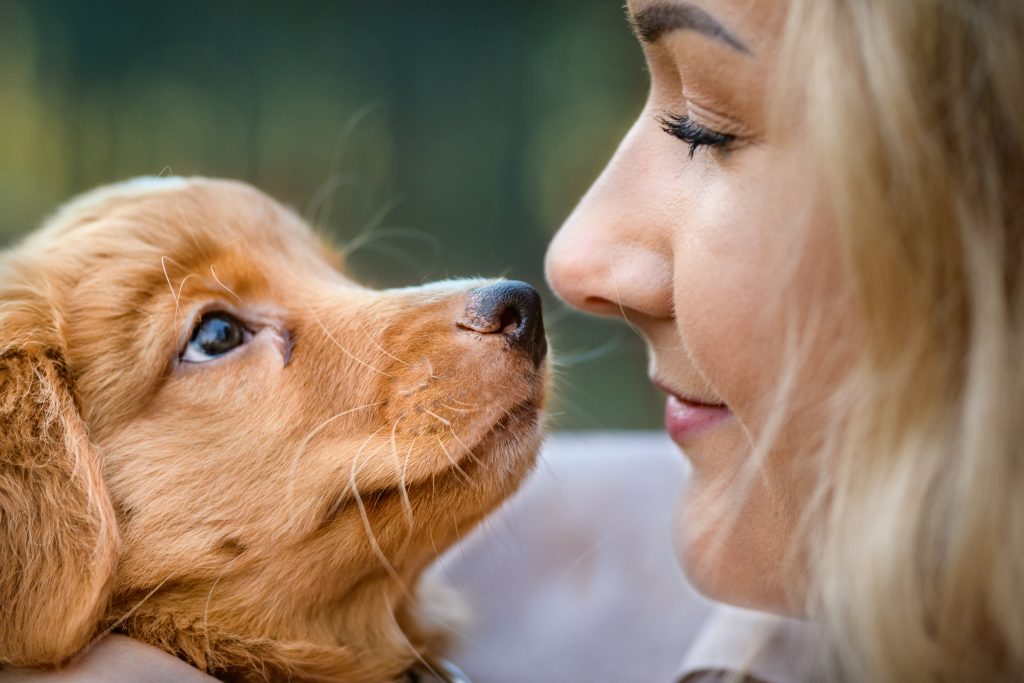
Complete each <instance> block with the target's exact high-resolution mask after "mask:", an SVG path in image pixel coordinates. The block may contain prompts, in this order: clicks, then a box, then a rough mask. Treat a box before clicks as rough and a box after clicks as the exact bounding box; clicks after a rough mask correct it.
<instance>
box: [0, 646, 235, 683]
mask: <svg viewBox="0 0 1024 683" xmlns="http://www.w3.org/2000/svg"><path fill="white" fill-rule="evenodd" d="M15 681H18V682H23V683H86V682H88V683H115V682H116V683H129V682H131V681H146V682H147V683H212V682H214V681H216V679H215V678H212V677H210V676H207V675H206V674H204V673H203V672H201V671H199V670H198V669H196V668H195V667H192V666H189V665H188V664H187V663H185V662H183V661H181V660H180V659H177V658H176V657H173V656H171V655H169V654H167V653H166V652H164V651H163V650H158V649H157V648H155V647H153V646H151V645H146V644H145V643H142V642H140V641H138V640H133V639H132V638H128V637H126V636H120V635H113V636H107V637H106V638H103V639H102V640H100V641H99V642H98V643H96V644H95V645H94V646H92V647H91V648H89V650H88V651H86V652H85V653H83V654H82V655H81V656H80V657H78V658H76V659H75V660H73V661H72V662H70V663H69V664H67V665H66V666H64V667H62V668H60V669H54V670H49V671H36V670H26V669H8V670H4V671H0V683H13V682H15Z"/></svg>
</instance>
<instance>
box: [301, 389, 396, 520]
mask: <svg viewBox="0 0 1024 683" xmlns="http://www.w3.org/2000/svg"><path fill="white" fill-rule="evenodd" d="M383 403H385V401H374V402H373V403H365V404H363V405H361V406H356V407H354V408H348V409H347V410H343V411H341V412H340V413H335V414H334V415H331V416H330V417H328V418H326V419H324V420H323V421H321V422H320V424H318V425H317V426H316V427H314V428H313V429H311V430H310V431H309V432H308V433H307V434H306V436H305V437H303V439H302V441H300V442H299V447H298V448H297V449H296V450H295V455H293V456H292V462H291V467H290V468H289V470H288V477H287V482H288V489H287V495H286V497H285V500H287V501H288V503H289V505H288V509H289V510H291V511H292V513H291V514H292V517H291V519H290V520H289V521H291V522H292V523H294V522H295V518H294V515H295V514H296V506H295V504H294V503H295V478H296V477H295V470H296V469H297V468H298V466H299V461H300V459H301V457H302V454H303V453H305V451H306V446H308V445H309V442H310V441H311V440H312V439H313V437H315V436H316V435H317V434H319V433H320V432H321V431H323V430H324V429H325V428H326V427H327V426H328V425H330V424H331V423H332V422H334V421H335V420H337V419H339V418H341V417H344V416H345V415H349V414H351V413H355V412H357V411H360V410H365V409H367V408H373V407H375V406H379V405H382V404H383Z"/></svg>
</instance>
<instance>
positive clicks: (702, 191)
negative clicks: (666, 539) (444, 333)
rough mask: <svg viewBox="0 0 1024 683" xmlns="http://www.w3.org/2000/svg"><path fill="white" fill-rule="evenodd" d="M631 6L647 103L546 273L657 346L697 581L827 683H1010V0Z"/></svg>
mask: <svg viewBox="0 0 1024 683" xmlns="http://www.w3.org/2000/svg"><path fill="white" fill-rule="evenodd" d="M628 11H629V16H630V20H631V21H632V23H633V25H634V27H635V29H636V33H637V35H638V37H639V39H640V42H641V44H642V46H643V49H644V53H645V55H646V57H647V62H648V65H649V68H650V75H651V88H650V96H649V98H648V101H647V104H646V106H645V107H644V110H643V112H642V113H641V114H640V117H639V119H638V120H637V122H636V124H635V125H634V126H633V128H632V130H630V132H629V133H628V134H627V135H626V138H625V139H624V140H623V142H622V144H621V146H620V147H619V149H618V151H617V152H616V154H615V156H614V157H613V159H612V160H611V161H610V163H609V164H608V167H607V168H606V169H605V171H604V173H603V174H602V175H601V177H600V178H599V179H598V180H597V181H596V182H595V184H594V186H593V187H592V188H591V190H590V191H589V192H588V194H587V195H586V197H584V199H583V200H582V202H581V203H580V205H579V206H578V207H577V209H576V211H575V212H574V213H573V215H572V216H571V217H570V218H569V220H568V221H567V222H566V224H565V225H564V226H563V227H562V229H561V231H560V232H559V234H558V235H557V236H556V238H555V240H554V242H553V243H552V245H551V248H550V250H549V252H548V256H547V270H548V277H549V279H550V282H551V284H552V286H553V287H554V289H555V290H556V291H557V292H558V293H559V295H560V296H562V297H563V298H564V299H565V300H566V301H568V302H569V303H571V304H573V305H574V306H577V307H579V308H581V309H583V310H585V311H589V312H591V313H594V314H598V315H612V316H619V317H621V318H623V319H625V321H626V322H628V323H629V324H630V325H631V326H632V327H633V328H635V329H636V330H637V331H638V332H639V333H640V334H642V335H643V337H644V339H645V340H646V341H647V344H648V347H649V351H650V358H651V363H650V367H651V379H652V381H653V382H655V383H656V384H658V385H659V386H661V387H662V388H663V389H665V390H666V392H667V393H668V402H667V407H666V414H665V421H666V427H667V430H668V432H669V434H670V435H671V436H672V438H673V440H674V441H675V442H676V443H677V444H678V445H679V446H680V447H681V448H682V450H683V451H684V452H685V453H686V455H687V457H688V459H689V461H690V462H691V464H692V466H693V474H692V478H691V481H690V484H689V486H688V490H687V493H686V494H685V496H684V498H683V501H682V510H681V512H680V514H679V517H678V526H677V543H678V547H679V549H680V550H681V556H682V562H683V564H684V567H685V569H686V571H687V574H688V575H689V577H690V578H691V579H692V580H693V582H694V583H695V585H696V586H697V587H698V588H700V589H701V590H702V591H703V592H705V593H706V594H708V595H710V596H712V597H714V598H717V599H719V600H722V601H724V602H728V603H733V604H738V605H744V606H748V607H753V608H756V609H758V610H766V611H771V612H776V613H781V614H787V615H797V616H803V617H811V618H813V619H815V620H817V621H819V622H820V624H821V625H822V626H823V627H824V629H825V630H826V633H827V634H828V637H827V639H826V641H827V643H828V644H829V652H830V655H831V656H830V657H828V658H827V659H824V660H823V661H821V662H820V667H821V668H820V671H819V674H818V675H820V676H821V677H826V678H835V679H839V678H842V679H847V680H858V681H873V682H883V681H894V682H895V681H967V680H970V681H975V680H977V681H994V680H1021V677H1022V676H1024V420H1022V419H1021V417H1022V416H1021V410H1022V406H1024V336H1022V335H1024V290H1022V287H1024V268H1022V266H1024V260H1022V259H1024V251H1022V250H1024V5H1022V4H1021V3H1020V2H1019V0H1008V1H1000V0H972V1H970V2H968V1H957V0H913V1H909V2H904V1H899V2H896V1H893V0H877V1H873V0H806V1H801V0H795V1H794V2H775V1H771V0H701V1H694V2H684V1H682V0H632V1H631V2H630V3H629V6H628ZM737 668H742V667H741V666H738V667H737Z"/></svg>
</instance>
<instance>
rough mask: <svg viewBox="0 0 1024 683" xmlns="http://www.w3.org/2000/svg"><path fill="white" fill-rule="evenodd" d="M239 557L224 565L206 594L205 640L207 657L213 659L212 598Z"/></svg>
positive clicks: (204, 610) (204, 612)
mask: <svg viewBox="0 0 1024 683" xmlns="http://www.w3.org/2000/svg"><path fill="white" fill-rule="evenodd" d="M237 559H238V558H237V557H233V558H231V560H229V561H228V562H227V564H225V565H224V570H223V571H222V572H221V573H220V574H218V575H217V578H216V579H214V580H213V585H212V586H210V592H209V593H207V594H206V605H205V606H204V607H203V640H204V641H205V643H206V657H207V659H211V660H212V659H213V650H212V649H211V648H210V600H211V599H212V598H213V591H214V590H215V589H216V588H217V584H218V583H220V580H221V579H222V578H224V575H225V574H227V573H228V569H230V568H231V565H232V564H234V562H235V560H237Z"/></svg>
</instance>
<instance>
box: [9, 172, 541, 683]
mask: <svg viewBox="0 0 1024 683" xmlns="http://www.w3.org/2000/svg"><path fill="white" fill-rule="evenodd" d="M546 348H547V347H546V342H545V338H544V330H543V324H542V321H541V308H540V300H539V298H538V296H537V293H536V292H535V291H534V290H533V289H531V288H530V287H528V286H527V285H525V284H522V283H516V282H506V281H497V282H486V281H461V282H443V283H438V284H433V285H427V286H423V287H415V288H408V289H396V290H387V291H372V290H369V289H367V288H365V287H362V286H360V285H359V284H358V283H356V282H354V281H353V280H352V279H350V278H349V277H347V276H346V275H345V274H344V271H343V268H342V263H341V261H340V259H339V256H338V255H337V253H336V252H334V251H332V250H331V249H330V248H328V247H327V246H326V245H325V244H324V243H323V242H321V241H320V240H319V239H317V237H316V236H314V234H313V232H312V231H311V230H310V229H309V227H308V226H307V225H305V224H304V223H303V221H302V220H301V219H300V218H299V217H298V216H296V215H295V214H294V213H292V212H291V211H289V210H287V209H285V208H284V207H282V206H281V205H279V204H277V203H276V202H274V201H273V200H271V199H270V198H268V197H267V196H265V195H264V194H262V193H260V192H258V191H257V190H255V189H253V188H251V187H249V186H247V185H244V184H242V183H238V182H231V181H223V180H209V179H201V178H195V179H140V180H136V181H130V182H127V183H123V184H120V185H115V186H112V187H107V188H102V189H100V190H96V191H93V192H91V193H89V194H86V195H85V196H83V197H80V198H78V199H76V200H73V201H72V202H71V203H70V204H68V205H67V206H65V207H64V208H63V209H62V210H60V211H59V212H58V213H57V215H56V216H55V217H53V218H52V219H51V220H50V221H49V222H48V223H47V224H46V225H45V226H44V227H43V228H42V229H40V230H39V231H38V232H36V233H34V234H32V235H30V236H29V237H28V238H27V239H26V240H25V241H24V242H23V243H21V244H20V245H19V246H17V247H15V248H14V249H12V250H10V251H8V252H7V253H6V254H5V255H4V256H3V257H2V261H0V423H2V428H3V442H2V445H0V609H2V612H3V615H4V616H3V619H2V620H0V665H5V666H16V667H37V666H51V665H59V664H60V663H61V662H64V661H66V660H68V659H69V658H71V657H73V656H74V655H75V654H76V653H78V652H79V651H81V650H82V649H83V648H85V647H86V646H88V645H89V643H90V642H92V641H93V640H94V639H95V638H97V637H98V636H99V635H101V634H102V633H105V632H111V631H117V632H121V633H125V634H127V635H130V636H132V637H134V638H138V639H140V640H142V641H145V642H147V643H151V644H153V645H156V646H157V647H160V648H163V649H164V650H166V651H168V652H171V653H173V654H175V655H177V656H178V657H181V658H183V659H185V660H186V661H188V662H190V663H192V664H193V665H195V666H196V667H198V668H199V669H201V670H203V671H207V672H210V673H212V674H213V675H215V676H218V677H221V678H225V679H240V680H250V679H255V680H280V679H295V680H325V681H326V680H330V681H338V680H344V681H347V682H348V683H359V682H363V681H365V682H373V683H380V682H381V681H398V680H406V679H410V680H411V679H413V678H415V674H412V673H410V672H412V671H414V670H415V669H416V668H417V667H420V668H421V669H427V670H429V669H430V668H432V666H433V665H432V663H433V662H434V659H433V657H434V654H435V652H434V650H433V649H432V648H433V647H434V646H435V644H436V641H435V639H434V638H435V637H434V636H433V635H432V634H431V633H430V632H429V631H428V630H427V629H425V628H423V627H422V626H421V625H420V624H421V623H422V622H421V619H420V615H419V611H420V610H419V603H418V601H417V598H416V593H415V590H416V584H417V578H418V577H419V575H420V573H421V571H422V570H423V569H424V568H425V567H426V566H427V565H428V564H429V563H430V562H431V561H432V560H434V558H436V557H437V555H438V554H439V553H440V552H441V551H442V550H444V549H445V548H447V547H448V546H450V545H451V544H452V543H453V542H454V541H455V540H456V539H457V538H458V537H459V535H460V534H462V533H465V532H466V531H467V530H468V529H470V528H471V527H473V525H474V524H476V523H477V522H478V521H479V520H480V519H481V518H482V517H483V516H484V515H486V514H487V513H488V511H490V510H492V509H493V508H494V507H495V506H496V505H497V504H498V503H499V502H501V501H502V500H503V499H505V498H506V497H507V496H508V495H509V494H510V493H511V492H512V491H514V490H515V488H516V487H517V485H518V484H519V483H520V481H521V480H522V479H523V477H524V476H525V475H526V473H527V472H528V471H529V470H530V469H531V467H532V465H533V463H534V459H535V454H536V452H537V449H538V446H539V441H540V432H541V427H540V422H541V415H542V410H543V406H544V400H545V387H546V380H545V378H546V376H547V374H548V373H547V372H546V359H545V354H546Z"/></svg>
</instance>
